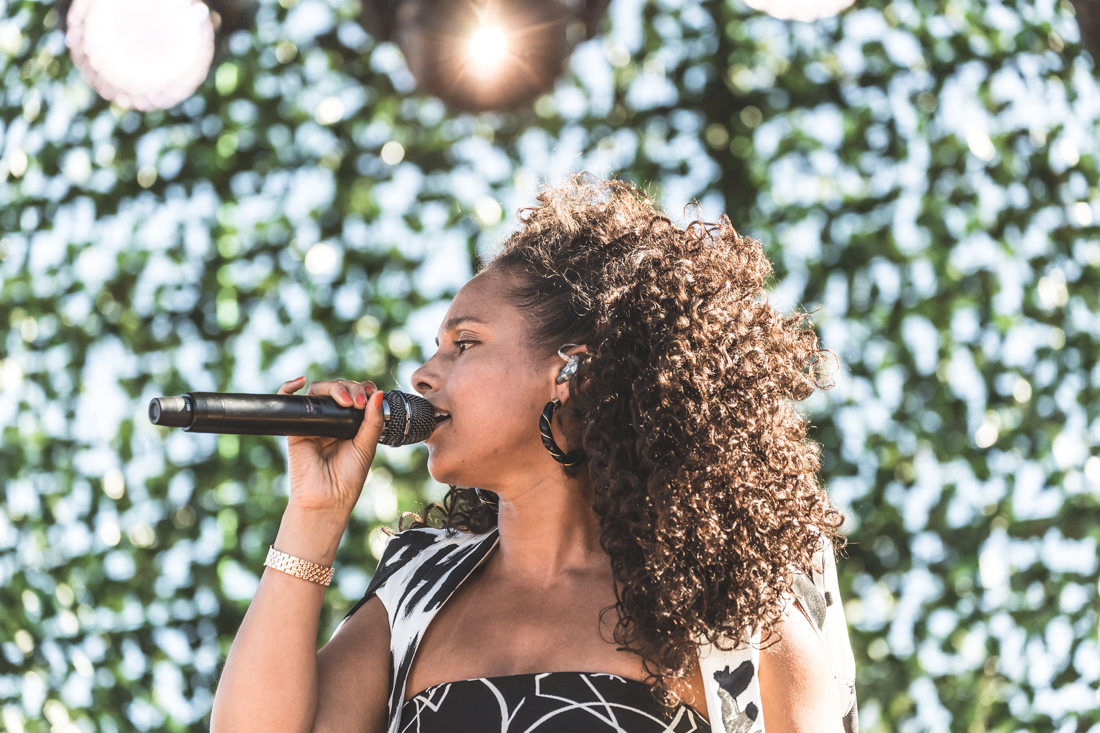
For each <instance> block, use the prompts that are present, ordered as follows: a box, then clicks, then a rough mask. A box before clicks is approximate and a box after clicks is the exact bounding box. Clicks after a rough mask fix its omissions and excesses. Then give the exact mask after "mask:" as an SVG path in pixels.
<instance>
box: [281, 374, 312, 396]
mask: <svg viewBox="0 0 1100 733" xmlns="http://www.w3.org/2000/svg"><path fill="white" fill-rule="evenodd" d="M305 384H306V378H305V377H295V378H294V379H292V380H290V381H289V382H283V386H281V387H279V391H278V392H277V393H276V394H294V393H295V392H297V391H298V390H300V389H301V388H302V387H304V386H305Z"/></svg>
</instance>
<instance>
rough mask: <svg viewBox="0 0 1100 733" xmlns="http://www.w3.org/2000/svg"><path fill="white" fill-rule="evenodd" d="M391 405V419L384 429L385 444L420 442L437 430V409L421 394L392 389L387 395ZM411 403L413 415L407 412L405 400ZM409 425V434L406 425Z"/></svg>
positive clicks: (383, 439) (383, 441)
mask: <svg viewBox="0 0 1100 733" xmlns="http://www.w3.org/2000/svg"><path fill="white" fill-rule="evenodd" d="M385 398H386V402H388V403H389V406H390V421H389V422H388V423H386V427H385V428H384V429H383V430H382V440H381V441H380V442H381V443H384V444H385V445H394V446H396V445H410V444H412V443H419V442H420V441H422V440H424V439H425V438H427V437H428V436H429V435H431V434H432V431H433V430H435V411H434V410H433V409H432V404H431V403H430V402H428V401H427V400H426V399H424V398H423V397H421V396H420V395H415V394H409V393H408V392H398V391H397V390H390V391H389V392H386V395H385ZM406 400H407V401H408V403H409V408H410V409H411V410H412V416H411V419H410V416H409V415H406V414H405V402H406ZM406 424H408V425H409V431H408V435H406V434H405V425H406Z"/></svg>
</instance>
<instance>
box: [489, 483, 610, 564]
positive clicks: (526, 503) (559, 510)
mask: <svg viewBox="0 0 1100 733" xmlns="http://www.w3.org/2000/svg"><path fill="white" fill-rule="evenodd" d="M507 494H508V495H507V496H505V495H501V496H500V506H499V514H498V526H499V529H500V546H499V547H498V548H497V554H498V561H499V562H500V564H501V565H500V569H501V570H503V571H505V572H506V573H508V575H509V576H510V577H512V578H522V579H524V580H525V582H529V583H532V584H536V585H551V584H554V583H556V582H558V581H559V580H561V579H562V576H563V575H571V574H575V573H588V572H591V571H592V570H593V569H596V568H599V569H602V568H605V567H606V568H607V570H608V571H610V567H609V566H608V560H607V555H606V553H604V551H603V549H602V548H601V547H600V542H599V532H600V524H599V519H598V518H597V517H596V513H595V512H594V511H593V510H592V485H591V482H589V481H588V480H587V479H585V478H580V479H563V480H561V481H544V482H538V483H534V484H532V485H530V486H529V487H527V488H524V489H523V490H519V491H510V492H507Z"/></svg>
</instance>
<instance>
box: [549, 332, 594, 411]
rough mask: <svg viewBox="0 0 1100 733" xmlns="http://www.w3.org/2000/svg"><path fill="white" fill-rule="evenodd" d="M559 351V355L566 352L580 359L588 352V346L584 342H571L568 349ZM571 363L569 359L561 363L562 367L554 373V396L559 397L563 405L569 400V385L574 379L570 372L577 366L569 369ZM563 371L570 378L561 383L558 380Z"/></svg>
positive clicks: (567, 354)
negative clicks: (578, 343)
mask: <svg viewBox="0 0 1100 733" xmlns="http://www.w3.org/2000/svg"><path fill="white" fill-rule="evenodd" d="M558 353H559V355H560V354H565V355H566V356H570V357H573V358H574V359H576V360H579V359H580V358H581V356H582V355H583V354H587V353H588V347H586V346H584V345H583V344H582V345H576V344H570V345H569V348H568V349H562V350H561V351H559V352H558ZM569 363H570V362H568V361H567V362H565V363H564V364H561V368H560V369H559V370H558V371H557V373H556V374H555V375H554V392H555V394H554V396H555V397H557V399H558V401H559V402H561V403H562V404H563V405H564V404H565V403H566V402H567V401H568V400H569V397H570V389H569V385H570V382H571V381H572V374H570V372H576V368H575V367H574V368H573V369H569ZM563 373H564V374H566V375H568V376H569V378H568V379H566V380H565V381H563V382H560V383H559V382H558V381H557V380H558V377H559V376H560V375H562V374H563Z"/></svg>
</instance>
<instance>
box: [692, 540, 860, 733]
mask: <svg viewBox="0 0 1100 733" xmlns="http://www.w3.org/2000/svg"><path fill="white" fill-rule="evenodd" d="M790 602H791V603H797V604H798V605H799V606H801V607H802V610H803V611H805V613H806V616H807V618H809V619H810V621H811V625H812V626H813V627H814V630H815V631H816V632H817V634H818V636H819V637H820V639H821V641H822V643H823V644H824V646H825V651H826V653H827V654H828V657H829V664H830V666H831V667H832V670H831V671H832V673H833V676H834V677H835V678H836V684H837V692H838V693H839V695H840V709H841V710H842V711H843V712H842V716H843V718H842V723H843V726H844V731H845V733H857V731H858V730H859V723H858V721H857V712H858V711H857V706H856V688H855V681H856V665H855V657H854V656H853V654H852V645H851V642H850V641H849V639H848V625H847V622H846V621H845V619H844V606H843V604H842V603H841V601H840V584H839V582H838V581H837V574H836V560H835V559H834V556H833V546H832V543H830V542H828V541H825V542H824V543H823V544H822V549H821V550H820V551H819V552H817V553H816V554H815V555H814V558H813V568H812V569H811V570H810V572H809V573H799V574H796V575H795V581H794V585H793V586H792V588H791V596H790ZM699 667H700V671H701V672H702V675H703V689H704V690H705V692H706V698H707V708H708V709H709V710H710V727H711V730H712V731H713V732H714V733H763V731H764V716H763V715H762V711H761V709H760V679H759V677H758V675H759V672H760V635H759V634H756V635H754V636H753V637H752V638H751V639H747V640H743V641H741V643H739V644H738V645H737V646H736V647H735V648H734V649H733V650H731V651H722V650H721V649H719V648H717V647H716V646H713V645H705V646H702V647H700V649H699Z"/></svg>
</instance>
